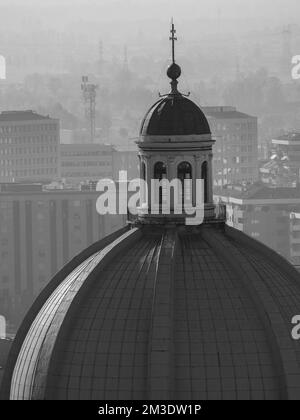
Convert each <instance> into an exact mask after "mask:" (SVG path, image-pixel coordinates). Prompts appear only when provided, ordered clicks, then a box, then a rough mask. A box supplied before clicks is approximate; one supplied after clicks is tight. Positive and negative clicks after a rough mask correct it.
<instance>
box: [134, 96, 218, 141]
mask: <svg viewBox="0 0 300 420" xmlns="http://www.w3.org/2000/svg"><path fill="white" fill-rule="evenodd" d="M202 134H211V131H210V127H209V124H208V122H207V119H206V117H205V115H204V114H203V112H202V111H201V109H200V108H199V107H198V106H197V105H196V104H195V103H194V102H192V101H191V100H190V99H188V98H186V97H184V96H182V95H181V94H179V93H178V94H176V95H168V96H166V97H164V98H162V99H161V100H159V101H158V102H156V103H155V104H154V105H153V106H152V107H151V108H150V110H149V111H148V112H147V114H146V116H145V118H144V120H143V122H142V126H141V130H140V135H141V136H178V135H202Z"/></svg>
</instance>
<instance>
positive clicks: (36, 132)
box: [0, 111, 59, 182]
mask: <svg viewBox="0 0 300 420" xmlns="http://www.w3.org/2000/svg"><path fill="white" fill-rule="evenodd" d="M58 146H59V121H58V120H56V119H52V118H50V117H45V116H43V115H39V114H37V113H35V112H33V111H4V112H2V113H1V114H0V182H23V181H25V182H28V181H39V182H49V181H53V180H56V179H58V177H59V166H58Z"/></svg>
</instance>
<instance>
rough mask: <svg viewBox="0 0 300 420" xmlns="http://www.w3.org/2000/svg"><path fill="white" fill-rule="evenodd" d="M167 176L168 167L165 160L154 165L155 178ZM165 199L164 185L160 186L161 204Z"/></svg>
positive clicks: (160, 178)
mask: <svg viewBox="0 0 300 420" xmlns="http://www.w3.org/2000/svg"><path fill="white" fill-rule="evenodd" d="M166 177H167V167H166V165H165V164H164V163H163V162H157V163H156V164H155V165H154V179H158V180H159V181H161V180H162V179H164V178H166ZM162 200H163V190H162V186H160V187H159V205H160V206H161V205H162Z"/></svg>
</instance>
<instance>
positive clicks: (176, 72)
mask: <svg viewBox="0 0 300 420" xmlns="http://www.w3.org/2000/svg"><path fill="white" fill-rule="evenodd" d="M170 32H171V36H170V41H172V64H171V65H170V66H169V67H168V70H167V76H168V77H169V78H170V79H171V80H172V81H171V87H172V90H171V92H170V93H171V94H173V95H178V94H179V92H178V90H177V85H178V81H177V79H178V78H179V77H180V75H181V68H180V66H179V65H178V64H176V62H175V41H177V36H176V29H175V25H174V21H173V18H172V20H171V30H170Z"/></svg>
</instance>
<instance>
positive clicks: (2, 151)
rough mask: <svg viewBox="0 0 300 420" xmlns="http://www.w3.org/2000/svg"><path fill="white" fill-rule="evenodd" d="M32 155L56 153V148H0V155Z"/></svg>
mask: <svg viewBox="0 0 300 420" xmlns="http://www.w3.org/2000/svg"><path fill="white" fill-rule="evenodd" d="M33 153H57V147H56V146H54V147H53V146H41V147H16V148H13V147H9V148H5V149H1V148H0V155H2V156H3V155H17V154H19V155H20V154H33Z"/></svg>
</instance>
